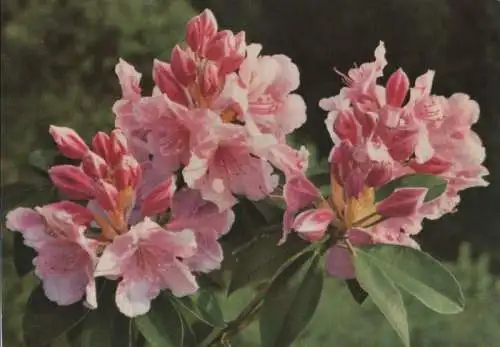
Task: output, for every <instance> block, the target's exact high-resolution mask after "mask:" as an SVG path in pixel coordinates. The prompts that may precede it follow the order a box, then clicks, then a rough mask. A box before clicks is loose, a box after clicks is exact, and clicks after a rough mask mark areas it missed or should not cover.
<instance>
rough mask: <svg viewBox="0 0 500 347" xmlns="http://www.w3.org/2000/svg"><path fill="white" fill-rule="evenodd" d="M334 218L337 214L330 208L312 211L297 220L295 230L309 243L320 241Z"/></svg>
mask: <svg viewBox="0 0 500 347" xmlns="http://www.w3.org/2000/svg"><path fill="white" fill-rule="evenodd" d="M334 218H335V214H334V213H333V211H332V210H331V209H329V208H320V209H310V210H307V211H304V212H302V213H300V214H299V215H298V216H297V217H296V218H295V220H294V222H293V229H294V230H295V231H296V232H298V233H299V235H300V236H301V237H302V238H304V239H306V240H308V241H318V240H320V239H321V238H322V237H323V236H324V235H325V232H326V229H327V228H328V225H330V223H331V222H332V221H333V219H334Z"/></svg>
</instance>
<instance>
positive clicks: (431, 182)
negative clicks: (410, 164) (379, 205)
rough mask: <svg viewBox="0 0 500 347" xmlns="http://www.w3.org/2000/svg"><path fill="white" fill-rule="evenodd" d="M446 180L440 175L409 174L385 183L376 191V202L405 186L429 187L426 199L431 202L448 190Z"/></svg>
mask: <svg viewBox="0 0 500 347" xmlns="http://www.w3.org/2000/svg"><path fill="white" fill-rule="evenodd" d="M446 184H447V183H446V181H445V180H444V179H443V178H441V177H439V176H434V175H429V174H408V175H404V176H401V177H399V178H396V179H395V180H393V181H390V182H388V183H386V184H384V185H383V186H382V187H380V188H379V189H377V191H376V192H375V202H379V201H382V200H384V199H386V198H387V197H388V196H389V195H391V194H392V192H393V191H394V190H395V189H397V188H403V187H423V188H427V189H428V191H427V194H426V196H425V199H424V201H425V202H429V201H432V200H434V199H436V198H438V197H439V196H440V195H441V194H443V193H444V192H445V191H446Z"/></svg>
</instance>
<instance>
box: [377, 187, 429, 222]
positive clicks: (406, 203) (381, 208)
mask: <svg viewBox="0 0 500 347" xmlns="http://www.w3.org/2000/svg"><path fill="white" fill-rule="evenodd" d="M426 194H427V188H423V187H418V188H417V187H415V188H413V187H412V188H409V187H405V188H398V189H396V190H394V192H392V194H391V195H389V196H388V197H387V198H385V199H384V200H382V201H381V202H379V203H378V204H377V206H376V208H377V212H378V213H380V214H381V215H382V216H384V217H409V216H411V215H413V214H415V213H417V210H418V209H419V208H420V206H422V204H423V202H424V198H425V195H426Z"/></svg>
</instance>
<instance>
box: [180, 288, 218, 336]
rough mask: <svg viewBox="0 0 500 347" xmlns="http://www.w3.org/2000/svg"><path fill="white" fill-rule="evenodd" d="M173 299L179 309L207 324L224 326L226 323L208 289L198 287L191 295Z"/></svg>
mask: <svg viewBox="0 0 500 347" xmlns="http://www.w3.org/2000/svg"><path fill="white" fill-rule="evenodd" d="M173 300H175V301H176V303H177V304H178V306H179V308H180V309H181V310H183V311H185V312H187V313H189V314H190V315H191V316H193V317H195V318H196V319H197V320H198V321H200V322H202V323H204V324H206V325H208V326H211V327H224V326H225V325H226V323H225V321H224V317H223V315H222V311H221V308H220V306H219V303H218V301H217V298H216V297H215V295H214V294H213V293H212V292H211V291H210V290H207V289H200V290H198V292H197V293H196V294H194V295H193V296H186V297H183V298H173Z"/></svg>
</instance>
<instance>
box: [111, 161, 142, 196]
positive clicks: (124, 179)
mask: <svg viewBox="0 0 500 347" xmlns="http://www.w3.org/2000/svg"><path fill="white" fill-rule="evenodd" d="M140 176H141V167H140V165H139V163H138V162H137V160H136V159H135V158H134V157H132V156H130V155H126V156H124V157H123V158H122V159H121V161H120V162H119V163H118V165H117V166H116V167H115V181H116V187H117V188H118V189H119V190H123V189H125V188H128V187H132V188H135V187H136V186H137V183H139V180H140Z"/></svg>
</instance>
